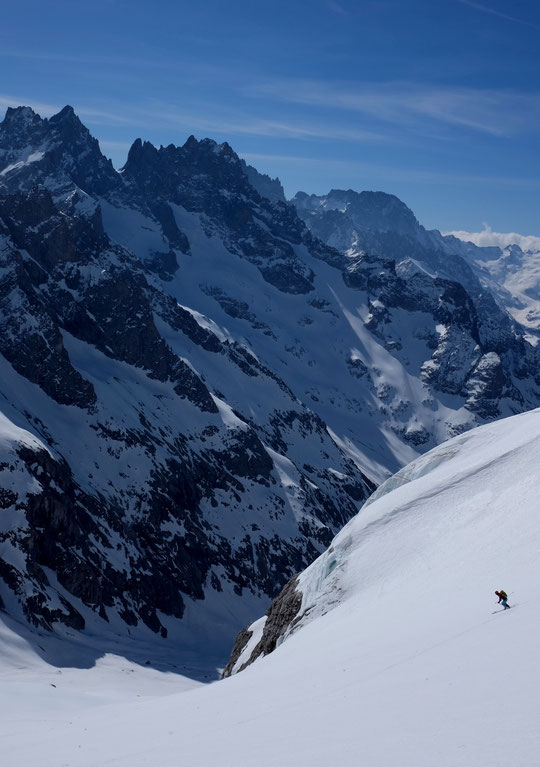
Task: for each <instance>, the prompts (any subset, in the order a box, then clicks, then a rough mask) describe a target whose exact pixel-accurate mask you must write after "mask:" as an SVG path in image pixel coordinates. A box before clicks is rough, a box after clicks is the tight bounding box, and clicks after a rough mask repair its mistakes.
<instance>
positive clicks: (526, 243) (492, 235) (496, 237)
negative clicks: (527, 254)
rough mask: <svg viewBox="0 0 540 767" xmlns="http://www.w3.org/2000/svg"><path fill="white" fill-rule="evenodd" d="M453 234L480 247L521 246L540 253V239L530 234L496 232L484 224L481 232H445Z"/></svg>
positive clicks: (523, 248)
mask: <svg viewBox="0 0 540 767" xmlns="http://www.w3.org/2000/svg"><path fill="white" fill-rule="evenodd" d="M443 234H453V235H454V237H457V238H458V239H460V240H463V241H464V242H473V243H474V244H475V245H479V246H480V247H490V246H498V247H499V248H506V247H507V246H508V245H519V247H520V248H521V249H522V250H538V251H540V237H537V236H535V235H532V234H531V235H529V234H517V233H516V232H494V231H493V230H492V229H491V227H490V226H489V224H484V229H483V230H482V231H481V232H464V231H453V232H443Z"/></svg>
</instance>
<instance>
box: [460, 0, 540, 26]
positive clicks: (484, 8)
mask: <svg viewBox="0 0 540 767" xmlns="http://www.w3.org/2000/svg"><path fill="white" fill-rule="evenodd" d="M456 2H458V3H461V5H468V6H469V8H474V9H475V10H476V11H480V12H481V13H489V14H490V15H491V16H497V17H498V18H499V19H504V20H505V21H513V22H515V23H516V24H524V25H525V26H526V27H532V28H533V29H540V26H539V25H538V24H534V23H533V22H532V21H527V19H519V18H518V17H517V16H510V15H509V14H508V13H503V12H502V11H498V10H497V9H496V8H491V7H490V6H488V5H484V4H483V3H477V2H475V1H474V0H456Z"/></svg>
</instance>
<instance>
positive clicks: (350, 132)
mask: <svg viewBox="0 0 540 767" xmlns="http://www.w3.org/2000/svg"><path fill="white" fill-rule="evenodd" d="M18 105H25V106H30V107H32V109H34V110H35V111H36V112H38V113H39V114H40V115H41V116H42V117H49V116H51V115H53V114H55V113H56V112H58V111H59V110H60V109H61V108H62V106H64V105H63V104H62V105H52V104H43V103H40V102H37V101H34V100H32V99H28V98H18V97H13V96H9V95H5V94H0V108H1V107H4V108H6V107H8V106H18ZM72 106H73V107H74V109H75V111H76V112H77V114H78V115H79V117H80V118H81V119H82V120H83V121H86V122H88V123H89V124H90V125H103V126H109V127H122V126H124V127H127V126H129V127H130V128H132V129H133V131H134V132H135V131H138V130H144V129H150V128H152V129H154V128H155V124H156V115H159V125H160V126H161V127H163V128H168V129H170V128H173V129H176V130H182V131H184V132H186V133H204V134H205V135H215V134H216V132H217V133H219V134H220V135H224V134H225V135H230V136H262V137H269V138H290V139H300V140H342V141H351V142H365V143H386V142H389V141H392V142H399V141H400V138H399V137H394V138H392V137H390V136H387V135H385V134H383V133H381V132H379V131H369V130H363V129H361V128H355V127H348V126H346V125H341V124H336V123H330V122H327V121H317V120H311V121H310V122H307V121H306V120H301V119H293V118H291V119H288V120H275V119H266V118H263V117H260V118H259V117H253V116H251V115H249V114H246V113H245V112H243V111H241V110H238V111H233V110H229V111H226V110H223V109H221V110H216V108H215V106H213V105H200V106H199V107H198V108H197V109H195V108H194V107H192V108H190V109H186V108H173V107H171V106H170V104H164V103H162V102H159V101H148V102H145V103H143V104H139V105H133V104H122V105H119V104H115V105H107V104H104V105H103V106H95V105H91V104H84V103H77V102H74V103H73V104H72Z"/></svg>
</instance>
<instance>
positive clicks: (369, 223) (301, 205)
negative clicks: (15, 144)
mask: <svg viewBox="0 0 540 767" xmlns="http://www.w3.org/2000/svg"><path fill="white" fill-rule="evenodd" d="M292 202H293V204H294V205H295V206H296V207H297V209H298V210H299V211H305V212H306V213H317V214H318V215H321V216H322V215H324V214H325V213H331V214H332V217H333V218H335V214H336V213H341V214H343V216H344V217H346V218H347V219H348V220H350V223H351V224H352V225H353V226H355V227H357V228H359V229H376V230H377V231H381V232H388V231H393V232H398V233H400V234H414V233H415V232H416V231H417V230H418V229H419V227H420V224H419V223H418V221H417V219H416V217H415V215H414V213H413V212H412V210H411V209H410V208H409V207H408V206H407V205H405V203H404V202H402V201H401V200H400V199H399V198H398V197H396V196H395V195H393V194H387V193H386V192H372V191H363V192H355V191H354V190H352V189H347V190H343V189H331V190H330V192H329V193H328V194H327V195H314V194H312V195H307V194H306V193H305V192H298V193H297V194H296V195H295V197H294V198H293V200H292Z"/></svg>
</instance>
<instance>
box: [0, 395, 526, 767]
mask: <svg viewBox="0 0 540 767" xmlns="http://www.w3.org/2000/svg"><path fill="white" fill-rule="evenodd" d="M539 427H540V410H536V411H533V412H530V413H526V414H522V415H519V416H515V417H512V418H509V419H505V420H502V421H499V422H497V423H493V424H488V425H485V426H482V427H480V428H477V429H474V430H472V431H469V432H468V433H466V434H463V435H460V436H458V437H455V438H453V439H452V440H450V441H449V442H447V443H445V444H444V445H441V446H439V447H437V448H435V449H434V450H432V451H430V452H429V453H427V454H426V455H424V456H422V457H420V458H418V459H416V460H415V461H414V462H413V463H412V464H410V465H409V466H407V467H406V468H404V469H402V470H401V471H400V472H399V473H398V475H397V476H395V477H393V478H392V480H390V481H389V482H387V483H385V485H383V486H381V487H380V488H379V490H378V491H377V497H374V498H372V499H370V503H369V504H367V505H366V506H364V508H363V509H362V511H361V512H360V513H359V514H358V515H357V516H356V517H355V518H354V519H353V520H351V521H350V522H349V523H348V524H347V526H346V527H345V528H344V529H343V530H342V531H341V532H340V533H339V534H338V535H337V536H336V538H335V539H334V540H333V541H332V544H331V545H330V547H329V548H328V550H327V551H326V552H325V553H324V554H322V555H321V556H320V557H319V558H318V559H317V560H316V561H315V562H314V563H313V564H312V565H311V566H310V567H309V568H308V569H307V570H306V571H304V572H303V573H302V574H301V575H300V576H299V577H298V579H297V581H296V585H295V587H294V593H295V594H296V602H297V609H296V611H295V614H293V613H292V612H291V614H290V616H289V619H288V621H286V622H283V623H282V626H281V629H282V630H281V633H280V634H279V635H277V636H275V637H274V644H275V645H277V647H276V649H275V651H274V652H272V653H271V654H268V655H267V656H266V657H262V658H261V657H259V659H258V660H256V661H255V662H254V663H252V664H251V665H249V666H248V667H246V668H245V669H244V670H243V671H242V672H241V673H236V674H234V675H233V676H232V677H230V678H228V679H225V680H223V681H220V682H216V683H214V684H210V685H205V686H202V687H201V686H199V687H197V688H195V689H194V688H193V686H192V688H191V689H187V690H186V689H185V687H186V686H187V685H186V684H185V682H182V680H181V679H178V677H176V678H175V675H171V674H162V675H161V679H160V680H159V684H158V680H157V679H156V676H155V672H151V670H147V669H146V668H145V667H144V666H143V667H142V668H140V667H139V668H138V669H137V668H135V667H133V665H132V664H128V663H127V662H123V665H122V667H120V661H119V660H118V659H114V658H110V657H109V658H105V659H102V660H101V661H100V663H99V664H98V665H97V666H96V667H95V668H94V669H84V670H80V669H74V668H68V669H54V667H51V666H49V667H48V668H47V667H46V666H45V665H44V664H43V662H39V663H38V662H37V661H36V659H35V656H34V654H33V652H32V650H31V648H30V647H29V645H28V644H25V643H24V642H23V641H22V640H21V639H20V638H17V637H14V636H13V635H12V634H11V633H10V632H9V629H8V628H7V627H6V628H2V627H1V623H0V641H1V642H2V647H3V648H5V650H6V652H4V653H2V655H1V656H0V657H1V658H2V660H0V675H1V681H2V688H3V689H4V688H5V686H6V685H7V689H8V690H9V691H10V692H11V691H13V693H12V694H11V695H10V696H9V699H8V697H7V696H6V698H5V701H6V704H5V708H4V710H3V711H2V717H1V721H2V724H3V732H2V743H3V753H4V754H5V755H6V758H7V759H8V762H10V763H12V764H17V765H19V766H20V767H34V765H35V764H36V762H39V764H40V765H42V767H57V765H58V764H69V765H70V767H91V766H92V765H98V764H107V763H114V764H115V765H117V766H118V767H143V765H149V764H160V765H163V767H172V765H175V764H178V761H179V759H181V761H184V760H185V761H189V762H192V763H194V764H197V766H198V767H214V766H215V765H223V767H229V765H237V767H251V766H252V765H254V764H257V765H260V766H261V767H270V766H271V765H272V766H274V765H278V764H279V765H289V764H294V765H311V766H312V767H326V766H327V765H339V766H340V767H356V765H358V764H359V763H361V764H365V765H369V767H375V766H376V765H377V766H378V765H394V764H396V765H398V764H399V765H415V767H431V765H434V764H436V765H438V766H439V767H484V766H485V767H488V765H489V767H506V765H515V767H534V765H536V764H537V762H538V753H539V752H540V730H539V728H538V689H539V688H540V672H539V666H538V662H537V656H538V650H537V645H538V641H537V637H538V633H539V631H540V610H539V607H540V598H539V596H538V588H537V584H538V579H539V577H540V565H539V558H538V547H539V542H540V515H539V514H538V504H537V495H538V492H537V488H538V484H539V482H540V475H539V466H538V454H539V451H540V437H539V434H540V429H539ZM500 588H504V589H505V590H506V591H507V592H508V593H509V596H510V600H509V601H510V604H511V605H513V607H512V608H511V609H510V610H509V611H506V612H497V611H498V610H499V607H498V606H497V598H496V597H495V595H494V593H493V592H494V590H495V589H500ZM292 593H293V592H292V591H291V595H292ZM282 601H283V600H282ZM291 601H292V600H289V604H290V603H291ZM282 607H284V605H282ZM272 612H273V614H274V615H275V614H277V612H278V610H277V609H276V608H274V610H273V611H272V610H271V611H270V612H269V615H268V618H267V620H266V625H265V626H263V624H264V623H265V621H264V619H263V620H262V621H261V620H260V621H258V622H257V623H256V624H255V625H252V626H251V627H250V633H251V636H249V637H248V645H246V647H244V652H243V653H242V655H241V656H240V657H238V658H237V661H236V665H237V667H238V668H239V667H240V666H241V665H242V664H243V663H244V662H246V661H247V660H249V656H250V655H252V654H253V653H255V655H257V645H259V649H260V644H261V642H260V641H258V640H260V638H261V637H262V638H263V640H264V638H265V635H266V638H269V634H267V633H266V631H265V629H266V628H267V626H268V624H269V623H270V622H271V614H272ZM493 613H494V614H493ZM273 623H274V627H275V626H276V625H277V621H273ZM40 641H41V640H40ZM8 661H9V662H8ZM10 664H13V665H12V666H11V668H10ZM15 668H16V669H17V671H16V672H15V671H14V669H15ZM59 671H61V672H62V673H59ZM30 672H32V676H31V678H29V674H30ZM15 673H16V675H17V678H18V679H19V686H18V687H17V686H16V677H15ZM113 684H117V685H118V686H117V687H113ZM175 684H176V685H178V687H177V691H175V689H174V686H175ZM182 684H184V687H183V688H182ZM23 685H26V687H27V692H26V694H24V693H23V692H21V687H22V686H23ZM30 691H31V694H28V692H30ZM137 696H140V697H137ZM45 709H46V710H47V716H46V717H45V716H43V710H45Z"/></svg>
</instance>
